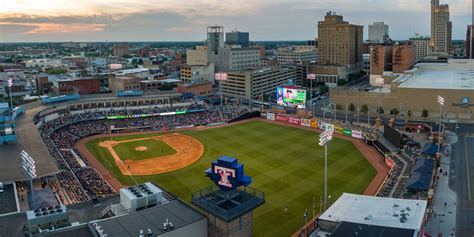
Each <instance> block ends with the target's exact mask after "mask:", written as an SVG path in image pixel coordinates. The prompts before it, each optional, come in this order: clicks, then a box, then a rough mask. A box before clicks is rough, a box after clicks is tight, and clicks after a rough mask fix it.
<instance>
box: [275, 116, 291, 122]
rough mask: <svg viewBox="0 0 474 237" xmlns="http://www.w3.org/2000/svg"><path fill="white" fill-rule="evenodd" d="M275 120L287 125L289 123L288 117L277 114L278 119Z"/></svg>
mask: <svg viewBox="0 0 474 237" xmlns="http://www.w3.org/2000/svg"><path fill="white" fill-rule="evenodd" d="M275 120H276V121H280V122H285V123H287V122H288V117H286V116H282V115H279V114H277V115H276V117H275Z"/></svg>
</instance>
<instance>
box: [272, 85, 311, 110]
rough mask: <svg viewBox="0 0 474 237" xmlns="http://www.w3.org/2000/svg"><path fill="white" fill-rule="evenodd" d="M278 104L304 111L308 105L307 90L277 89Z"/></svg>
mask: <svg viewBox="0 0 474 237" xmlns="http://www.w3.org/2000/svg"><path fill="white" fill-rule="evenodd" d="M276 98H277V104H279V105H283V106H289V107H298V109H304V108H305V103H306V90H301V89H295V88H286V87H277V97H276Z"/></svg>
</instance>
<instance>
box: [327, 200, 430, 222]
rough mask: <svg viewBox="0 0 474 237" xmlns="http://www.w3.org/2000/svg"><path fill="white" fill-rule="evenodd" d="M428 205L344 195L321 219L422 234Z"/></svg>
mask: <svg viewBox="0 0 474 237" xmlns="http://www.w3.org/2000/svg"><path fill="white" fill-rule="evenodd" d="M426 205H427V202H426V201H425V200H410V199H396V198H383V197H374V196H365V195H357V194H350V193H343V194H342V195H341V197H339V199H337V201H336V202H335V203H334V204H333V205H332V206H331V207H330V208H329V209H328V210H327V211H326V212H324V213H323V214H322V215H321V216H320V217H319V219H320V220H326V221H332V222H352V223H359V224H366V225H376V226H385V227H393V228H401V229H414V230H419V229H420V227H421V225H422V223H423V216H424V214H425V211H426ZM402 213H407V214H408V215H407V219H406V221H405V222H402V221H400V218H401V215H400V214H402ZM395 214H396V216H395Z"/></svg>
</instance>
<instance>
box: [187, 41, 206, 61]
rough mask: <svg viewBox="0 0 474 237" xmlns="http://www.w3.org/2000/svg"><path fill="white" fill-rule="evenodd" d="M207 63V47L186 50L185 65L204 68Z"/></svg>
mask: <svg viewBox="0 0 474 237" xmlns="http://www.w3.org/2000/svg"><path fill="white" fill-rule="evenodd" d="M208 63H209V60H208V51H207V46H196V49H188V50H186V64H188V65H191V66H194V65H199V66H206V65H207V64H208Z"/></svg>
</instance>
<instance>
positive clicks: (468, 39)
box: [464, 25, 474, 59]
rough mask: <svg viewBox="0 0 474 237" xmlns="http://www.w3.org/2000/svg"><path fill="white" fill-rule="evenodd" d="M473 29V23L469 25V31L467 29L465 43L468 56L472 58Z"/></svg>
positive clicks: (473, 49)
mask: <svg viewBox="0 0 474 237" xmlns="http://www.w3.org/2000/svg"><path fill="white" fill-rule="evenodd" d="M472 30H473V25H468V26H467V31H466V42H465V45H464V46H465V49H466V58H470V59H473V58H474V48H473V47H472V46H473V41H474V34H473V32H472Z"/></svg>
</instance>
